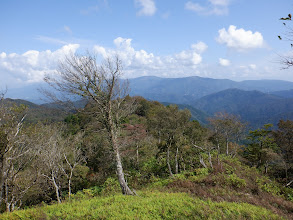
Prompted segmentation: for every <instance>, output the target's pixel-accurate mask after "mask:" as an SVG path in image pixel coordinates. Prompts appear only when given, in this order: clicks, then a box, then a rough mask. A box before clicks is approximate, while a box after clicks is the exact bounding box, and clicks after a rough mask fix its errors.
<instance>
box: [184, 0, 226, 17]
mask: <svg viewBox="0 0 293 220" xmlns="http://www.w3.org/2000/svg"><path fill="white" fill-rule="evenodd" d="M229 4H230V1H229V0H208V1H207V3H206V4H205V5H201V4H199V3H195V2H192V1H188V2H186V4H185V9H186V10H190V11H194V12H196V13H198V14H202V15H227V14H228V13H229Z"/></svg>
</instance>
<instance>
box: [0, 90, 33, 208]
mask: <svg viewBox="0 0 293 220" xmlns="http://www.w3.org/2000/svg"><path fill="white" fill-rule="evenodd" d="M24 118H25V106H19V107H17V106H14V105H12V104H11V103H8V102H7V101H5V100H4V94H2V96H1V97H0V205H1V204H2V203H5V206H6V211H8V212H10V211H13V210H14V209H15V208H16V207H20V206H21V204H22V197H23V196H24V195H25V193H26V192H27V190H28V189H29V188H30V187H31V186H32V185H33V183H34V180H33V179H30V178H26V177H25V174H24V173H25V170H26V168H27V167H29V164H30V163H31V161H32V159H33V157H34V156H33V153H32V151H31V149H32V148H31V145H30V143H29V142H28V141H27V139H26V138H25V135H24V134H23V132H22V124H23V120H24ZM35 177H36V175H33V176H32V178H35ZM24 179H27V180H29V181H28V182H26V181H24Z"/></svg>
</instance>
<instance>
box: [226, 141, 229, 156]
mask: <svg viewBox="0 0 293 220" xmlns="http://www.w3.org/2000/svg"><path fill="white" fill-rule="evenodd" d="M226 155H227V156H228V155H229V142H228V138H226Z"/></svg>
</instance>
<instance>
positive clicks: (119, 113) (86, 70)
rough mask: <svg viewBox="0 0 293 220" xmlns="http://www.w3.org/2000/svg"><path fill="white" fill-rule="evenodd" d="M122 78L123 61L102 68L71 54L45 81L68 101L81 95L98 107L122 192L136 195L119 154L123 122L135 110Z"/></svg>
mask: <svg viewBox="0 0 293 220" xmlns="http://www.w3.org/2000/svg"><path fill="white" fill-rule="evenodd" d="M121 75H122V62H121V60H120V59H119V58H118V57H115V58H113V59H112V58H108V59H106V60H105V61H104V62H102V64H101V65H98V64H97V60H96V57H95V56H93V55H90V54H87V55H86V56H80V55H74V54H71V55H70V56H67V57H66V58H65V60H64V61H63V62H61V63H60V65H59V68H58V70H57V72H56V75H55V76H46V77H45V78H44V80H45V81H46V82H47V83H48V84H49V85H50V86H52V87H53V88H54V89H55V90H56V91H58V92H60V93H61V94H62V95H63V96H64V97H67V99H68V98H69V99H70V98H72V97H76V96H79V97H83V98H86V99H88V100H89V101H91V102H93V103H95V104H96V106H97V109H98V111H97V112H96V114H97V118H98V120H99V122H100V123H102V124H103V126H104V127H105V129H106V130H107V133H108V136H109V140H110V143H111V147H112V149H113V153H114V158H115V162H116V171H117V175H118V181H119V183H120V186H121V189H122V193H123V194H127V195H133V192H132V191H131V190H130V188H129V187H128V185H127V182H126V180H125V178H124V172H123V167H122V162H121V156H120V152H119V142H118V137H119V133H120V127H119V125H120V121H121V118H123V117H126V116H127V115H128V114H129V113H130V112H131V110H132V105H131V104H129V103H126V102H125V97H126V95H127V92H128V84H127V83H126V81H124V83H122V81H121V80H120V77H121ZM55 98H56V96H55Z"/></svg>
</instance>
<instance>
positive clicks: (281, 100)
mask: <svg viewBox="0 0 293 220" xmlns="http://www.w3.org/2000/svg"><path fill="white" fill-rule="evenodd" d="M129 83H130V88H131V91H130V95H131V96H142V97H144V98H146V99H148V100H156V101H159V102H163V103H164V104H166V105H168V104H171V103H174V104H178V106H179V108H181V109H182V108H188V109H189V110H190V111H191V113H192V118H193V119H196V120H198V121H200V122H201V123H202V124H205V123H207V121H206V119H207V118H208V117H211V116H212V115H213V114H214V113H216V112H219V111H225V112H228V113H232V114H236V115H239V116H241V118H242V119H243V120H245V121H248V122H249V123H250V124H251V126H252V127H253V128H255V127H260V126H262V125H263V124H266V123H273V124H275V125H276V124H277V123H278V121H279V120H280V119H289V120H293V82H289V81H282V80H246V81H241V82H236V81H232V80H228V79H211V78H203V77H198V76H194V77H185V78H159V77H152V76H147V77H139V78H134V79H130V80H129ZM43 86H44V85H43ZM37 88H40V85H34V86H26V87H23V88H19V89H11V90H8V93H7V95H8V97H12V98H20V99H25V100H29V101H32V102H34V103H38V104H39V103H42V102H44V101H42V100H41V99H40V98H39V97H41V95H40V93H39V92H38V91H37ZM81 104H83V103H81ZM43 107H49V109H54V108H55V107H56V106H54V105H44V106H43Z"/></svg>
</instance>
